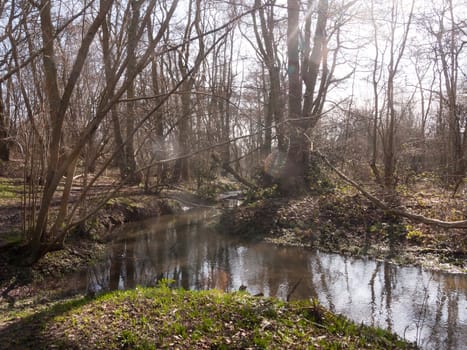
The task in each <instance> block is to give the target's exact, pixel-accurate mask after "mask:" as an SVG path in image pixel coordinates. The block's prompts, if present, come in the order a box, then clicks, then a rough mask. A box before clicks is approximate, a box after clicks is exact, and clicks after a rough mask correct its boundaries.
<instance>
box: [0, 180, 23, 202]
mask: <svg viewBox="0 0 467 350" xmlns="http://www.w3.org/2000/svg"><path fill="white" fill-rule="evenodd" d="M22 190H23V188H22V186H18V185H14V184H13V182H12V181H11V180H10V179H6V178H3V177H0V200H1V199H12V198H16V197H19V196H20V194H21V191H22Z"/></svg>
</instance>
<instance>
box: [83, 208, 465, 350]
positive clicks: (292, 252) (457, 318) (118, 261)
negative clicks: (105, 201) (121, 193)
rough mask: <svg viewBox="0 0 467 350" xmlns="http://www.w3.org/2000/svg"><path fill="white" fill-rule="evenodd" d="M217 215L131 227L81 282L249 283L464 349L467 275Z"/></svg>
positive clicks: (427, 343)
mask: <svg viewBox="0 0 467 350" xmlns="http://www.w3.org/2000/svg"><path fill="white" fill-rule="evenodd" d="M213 214H214V213H213V212H210V211H201V212H193V213H187V214H185V215H180V216H177V217H174V216H168V217H162V218H159V219H157V220H152V221H147V222H143V223H138V224H135V225H126V226H125V227H123V228H122V231H121V232H120V233H118V234H119V235H121V236H123V237H122V238H121V240H118V241H116V242H114V243H113V244H112V247H111V249H110V252H109V256H108V260H107V262H106V263H104V264H101V265H97V266H93V267H92V268H90V269H89V270H88V271H87V273H86V275H85V276H83V275H82V274H81V275H78V276H76V286H77V287H76V288H77V289H80V288H81V289H83V288H86V289H87V291H90V292H99V291H105V290H113V289H117V288H120V289H124V288H133V287H134V286H136V285H145V286H154V285H156V284H157V281H159V280H160V279H162V278H169V279H173V280H175V283H176V285H177V286H179V287H183V288H187V289H210V288H218V289H221V290H227V291H233V290H238V289H239V287H240V286H242V285H245V286H247V288H248V291H249V292H250V293H252V294H256V293H263V294H264V295H266V296H268V295H274V296H277V297H279V298H283V299H287V298H289V297H290V298H291V299H308V298H317V299H319V301H320V302H321V303H322V304H323V305H325V306H326V307H328V308H329V309H331V310H332V311H335V312H338V313H342V314H345V315H347V316H349V317H350V318H352V319H353V320H354V321H356V322H358V323H360V322H364V323H366V324H370V325H376V326H380V327H383V328H389V329H391V330H392V331H394V332H396V333H398V334H399V335H401V336H402V337H405V338H406V339H409V340H411V341H417V343H418V344H419V345H421V346H422V347H423V348H426V349H452V350H454V349H455V350H458V349H467V345H466V344H467V301H466V297H467V276H465V275H451V274H443V273H436V272H426V271H424V270H423V269H421V268H418V267H397V266H394V265H391V264H388V263H385V262H381V261H372V260H366V259H354V258H349V257H345V256H340V255H337V254H326V253H322V252H319V251H311V250H306V249H302V248H295V247H277V246H273V245H270V244H266V243H258V242H245V241H241V240H239V239H236V238H233V237H229V236H227V235H222V234H221V233H219V232H216V231H215V230H214V229H213V228H212V227H210V226H209V225H207V222H208V221H210V220H211V219H212V216H213ZM211 221H212V220H211ZM123 230H124V231H123ZM123 232H124V233H123ZM82 283H84V284H85V286H84V287H80V284H81V285H82ZM297 284H298V285H297ZM295 287H296V288H295ZM294 288H295V289H294Z"/></svg>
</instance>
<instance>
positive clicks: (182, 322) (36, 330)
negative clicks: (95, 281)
mask: <svg viewBox="0 0 467 350" xmlns="http://www.w3.org/2000/svg"><path fill="white" fill-rule="evenodd" d="M10 317H11V318H14V317H16V319H14V320H9V324H8V326H6V327H2V329H1V330H0V337H1V339H2V341H1V342H0V349H29V348H32V347H33V348H35V349H248V348H250V349H414V348H415V347H414V346H413V345H412V344H408V343H406V342H404V341H402V340H401V339H399V338H398V337H396V336H395V335H392V334H390V333H388V332H386V331H383V330H380V329H375V328H371V327H367V326H363V325H356V324H354V323H352V322H351V321H349V320H347V319H346V318H344V317H341V316H336V315H334V314H332V313H330V312H328V311H326V310H325V309H323V308H322V307H321V306H319V305H317V304H315V303H313V302H309V301H300V302H290V303H286V302H282V301H279V300H276V299H270V298H262V297H254V296H251V295H249V294H246V293H244V292H236V293H222V292H219V291H214V290H212V291H199V292H196V291H185V290H180V289H170V288H169V287H167V284H163V285H161V286H159V287H157V288H137V289H135V290H129V291H118V292H112V293H108V294H104V295H101V296H99V297H97V298H95V299H88V298H76V299H74V300H71V301H67V302H61V303H59V304H56V305H54V306H51V307H49V308H47V309H45V310H43V311H42V312H39V313H37V312H36V313H32V314H31V315H28V314H27V313H26V314H25V313H23V314H14V315H13V314H12V315H10Z"/></svg>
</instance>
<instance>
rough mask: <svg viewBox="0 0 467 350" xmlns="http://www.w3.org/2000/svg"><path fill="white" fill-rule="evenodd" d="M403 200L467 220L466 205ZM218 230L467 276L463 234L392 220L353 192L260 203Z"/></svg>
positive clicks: (417, 197)
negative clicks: (466, 217) (465, 274)
mask: <svg viewBox="0 0 467 350" xmlns="http://www.w3.org/2000/svg"><path fill="white" fill-rule="evenodd" d="M402 200H403V203H404V205H406V206H407V207H409V208H410V209H411V210H415V211H418V212H421V213H424V214H428V215H430V213H431V215H441V214H443V212H444V214H443V215H446V213H447V214H448V215H449V214H450V215H457V216H459V215H460V216H462V215H464V216H466V215H467V212H465V211H466V208H465V202H464V201H463V200H462V199H457V200H451V201H450V203H449V205H448V204H447V203H446V202H443V201H441V200H439V199H435V198H434V197H430V196H428V195H425V194H423V192H420V193H418V194H409V193H406V196H405V197H403V198H402ZM453 203H454V204H453ZM265 218H267V220H265ZM448 219H449V217H448ZM220 225H221V227H222V229H223V230H224V231H226V232H229V233H230V234H233V235H240V236H243V237H246V238H251V239H257V240H266V241H269V242H271V243H274V244H279V245H293V246H303V247H311V248H318V249H320V250H323V251H325V252H333V253H340V254H345V255H351V256H365V257H370V258H374V259H378V260H379V259H381V260H386V261H390V262H393V263H396V264H400V265H420V266H423V267H425V268H429V269H433V270H440V271H446V272H452V273H467V234H466V232H465V230H463V229H450V230H447V229H442V228H439V227H435V226H428V225H425V224H416V223H415V224H414V223H412V222H409V221H407V220H406V219H401V218H397V217H394V216H392V215H388V214H386V213H385V212H384V211H382V210H381V209H379V208H377V207H375V206H374V205H373V204H372V203H371V202H370V201H368V200H367V199H366V198H364V197H363V196H361V195H359V194H358V193H356V192H355V191H352V190H351V189H349V188H346V189H345V190H342V189H340V190H334V191H330V192H327V193H324V194H320V195H309V196H305V197H301V198H269V199H262V200H258V201H255V202H252V203H249V204H246V205H244V206H241V207H239V208H235V209H233V210H231V211H229V212H226V213H225V214H224V215H223V216H222V217H221V220H220Z"/></svg>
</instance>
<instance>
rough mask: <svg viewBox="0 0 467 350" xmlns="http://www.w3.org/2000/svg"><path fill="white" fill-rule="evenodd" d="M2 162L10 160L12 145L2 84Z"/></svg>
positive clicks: (0, 123) (0, 125)
mask: <svg viewBox="0 0 467 350" xmlns="http://www.w3.org/2000/svg"><path fill="white" fill-rule="evenodd" d="M0 160H2V161H4V162H8V161H9V160H10V145H9V141H8V118H7V115H6V113H5V106H4V104H3V91H2V85H1V84H0Z"/></svg>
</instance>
